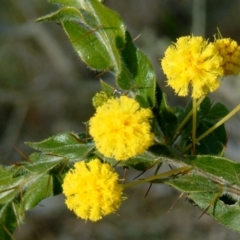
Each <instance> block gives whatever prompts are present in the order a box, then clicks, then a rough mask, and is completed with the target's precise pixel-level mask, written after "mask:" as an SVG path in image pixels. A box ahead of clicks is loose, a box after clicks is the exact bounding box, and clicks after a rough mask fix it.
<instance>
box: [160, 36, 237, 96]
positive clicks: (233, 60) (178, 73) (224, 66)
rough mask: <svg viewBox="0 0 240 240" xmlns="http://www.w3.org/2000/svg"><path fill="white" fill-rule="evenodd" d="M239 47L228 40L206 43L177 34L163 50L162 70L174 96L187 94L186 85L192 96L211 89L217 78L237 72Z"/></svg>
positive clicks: (217, 83) (217, 81) (206, 92)
mask: <svg viewBox="0 0 240 240" xmlns="http://www.w3.org/2000/svg"><path fill="white" fill-rule="evenodd" d="M239 60H240V48H239V46H238V45H237V43H236V42H235V41H232V40H231V39H225V38H223V39H218V40H216V41H215V42H214V43H209V42H208V41H206V40H204V39H203V38H202V37H194V36H186V37H180V38H179V39H178V40H177V42H176V43H175V44H172V45H171V46H170V47H168V49H167V50H166V52H165V56H164V58H163V59H162V62H161V64H162V69H163V72H164V73H165V74H166V76H167V78H168V85H169V86H171V87H172V88H173V89H174V90H175V92H176V94H177V95H179V96H187V95H188V92H189V85H190V86H191V90H192V97H193V98H200V97H203V96H205V95H207V94H208V93H209V92H213V91H215V90H216V89H217V88H218V87H219V85H220V82H219V78H220V77H223V76H226V75H230V74H233V75H237V74H238V73H239V70H240V66H239Z"/></svg>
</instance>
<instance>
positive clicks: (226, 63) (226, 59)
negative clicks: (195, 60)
mask: <svg viewBox="0 0 240 240" xmlns="http://www.w3.org/2000/svg"><path fill="white" fill-rule="evenodd" d="M214 45H215V46H216V47H217V49H218V51H219V54H220V55H221V56H222V57H223V64H222V67H223V70H224V75H225V76H226V75H235V76H236V75H238V73H239V72H240V47H239V46H238V44H237V42H236V41H234V40H232V39H230V38H221V39H217V40H215V42H214Z"/></svg>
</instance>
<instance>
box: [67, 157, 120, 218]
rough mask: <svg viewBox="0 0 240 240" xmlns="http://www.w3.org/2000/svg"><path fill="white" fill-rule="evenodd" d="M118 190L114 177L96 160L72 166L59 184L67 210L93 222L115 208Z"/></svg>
mask: <svg viewBox="0 0 240 240" xmlns="http://www.w3.org/2000/svg"><path fill="white" fill-rule="evenodd" d="M122 190H123V186H122V184H119V182H118V174H117V173H116V172H115V171H114V169H113V168H112V167H111V166H110V165H109V164H107V163H101V161H100V160H99V159H93V160H91V161H90V162H88V163H85V162H84V161H81V162H77V163H75V165H74V169H72V170H71V171H69V172H68V173H67V175H66V177H65V178H64V182H63V193H64V194H65V196H66V205H67V207H68V208H69V209H70V210H72V211H73V212H75V214H76V215H77V216H78V217H80V218H82V219H85V220H88V219H89V220H91V221H94V222H95V221H98V220H100V219H101V218H102V217H103V216H105V215H108V214H110V213H113V212H115V211H116V210H117V209H118V208H119V206H120V205H121V202H122Z"/></svg>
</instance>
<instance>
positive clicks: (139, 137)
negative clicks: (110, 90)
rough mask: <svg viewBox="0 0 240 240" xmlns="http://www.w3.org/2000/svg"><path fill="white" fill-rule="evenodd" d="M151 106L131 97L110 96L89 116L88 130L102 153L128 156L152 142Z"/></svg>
mask: <svg viewBox="0 0 240 240" xmlns="http://www.w3.org/2000/svg"><path fill="white" fill-rule="evenodd" d="M151 118H153V114H152V111H151V110H150V109H146V108H141V107H140V105H139V103H138V102H137V101H135V100H134V99H132V98H129V97H126V96H121V97H120V98H116V99H109V100H108V101H107V102H106V103H105V104H103V105H102V106H101V107H99V108H97V112H96V113H95V115H94V116H93V117H92V118H91V119H90V122H89V132H90V134H91V136H92V137H93V139H94V141H95V144H96V148H97V149H98V151H99V152H100V153H102V154H103V155H104V156H105V157H112V158H115V159H116V160H127V159H129V158H131V157H134V156H136V155H137V154H141V153H144V152H145V151H146V150H147V148H148V147H149V146H150V145H152V144H153V139H154V135H153V133H151V124H150V123H151Z"/></svg>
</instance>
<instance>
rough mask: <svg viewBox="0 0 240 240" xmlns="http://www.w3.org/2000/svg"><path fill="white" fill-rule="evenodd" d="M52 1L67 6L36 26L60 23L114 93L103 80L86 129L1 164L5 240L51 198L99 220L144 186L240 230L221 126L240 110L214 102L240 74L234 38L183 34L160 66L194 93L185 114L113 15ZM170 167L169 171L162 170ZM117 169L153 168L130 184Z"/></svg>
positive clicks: (237, 188) (81, 0)
mask: <svg viewBox="0 0 240 240" xmlns="http://www.w3.org/2000/svg"><path fill="white" fill-rule="evenodd" d="M50 2H52V3H56V4H58V5H60V8H59V9H58V10H57V11H56V12H54V13H51V14H49V15H46V16H44V17H41V18H39V19H37V21H38V22H40V21H41V22H42V21H45V22H57V23H59V24H60V25H61V26H62V28H63V30H64V31H65V33H66V34H67V36H68V38H69V40H70V42H71V44H72V46H73V48H74V49H75V50H76V52H77V54H78V56H79V57H80V58H81V59H82V60H83V62H84V63H85V64H86V65H87V66H88V67H89V68H90V69H92V70H94V71H98V72H100V73H105V72H110V73H112V75H113V77H114V79H115V83H116V86H111V85H109V84H107V83H106V82H104V80H101V81H100V83H101V87H102V91H100V92H98V93H96V95H95V96H94V97H93V105H94V107H95V109H96V113H95V114H94V116H93V117H92V118H91V119H89V121H88V131H87V132H85V133H80V134H79V133H73V132H65V133H59V134H58V135H55V136H52V137H50V138H48V139H46V140H43V141H41V142H27V143H26V144H27V145H29V146H30V147H32V148H33V149H34V150H35V151H36V152H34V153H32V154H31V155H30V156H29V158H28V161H22V162H20V163H18V164H15V165H11V166H1V168H0V171H1V175H0V189H1V192H0V201H1V205H0V206H1V211H0V222H1V225H0V238H1V239H11V236H12V235H11V234H12V233H13V231H14V229H15V228H16V226H17V225H19V224H21V223H22V222H23V221H24V215H25V211H27V210H29V209H31V208H33V207H35V206H36V205H37V204H38V203H39V202H40V201H41V200H42V199H44V198H47V197H49V196H54V195H57V194H60V193H64V195H65V196H66V205H67V207H68V208H69V209H70V210H72V211H73V212H75V213H76V215H77V216H78V217H80V218H82V219H85V220H91V221H98V220H100V219H101V218H103V217H104V216H105V215H108V214H111V213H113V212H115V211H117V209H118V208H119V207H120V206H121V204H122V200H123V199H125V201H127V197H126V196H125V194H124V190H125V189H126V188H130V187H133V186H135V185H139V184H142V183H146V182H149V183H151V184H167V185H169V186H171V187H173V188H175V189H177V190H178V191H180V192H181V193H183V194H184V193H185V194H186V195H187V197H188V198H189V199H191V200H192V201H193V202H194V203H195V204H196V205H197V206H198V207H199V208H201V209H202V211H203V214H204V213H208V214H209V215H211V216H212V217H213V218H215V219H216V221H219V222H220V223H222V224H223V225H225V226H226V227H228V228H231V229H233V230H236V231H240V224H239V222H240V207H239V199H240V163H238V162H234V161H232V160H231V159H227V158H225V157H224V150H225V147H226V143H227V141H228V139H227V134H226V130H225V126H224V123H225V122H226V121H227V120H228V119H229V118H230V117H232V116H233V115H234V114H235V113H236V112H237V111H238V110H239V109H240V105H238V106H237V107H236V108H234V109H233V110H231V111H229V110H228V109H227V108H226V107H225V105H224V104H222V103H220V102H216V103H212V102H211V100H210V99H209V97H208V94H209V93H210V92H213V91H216V90H217V88H218V87H219V86H220V84H221V81H224V77H225V76H227V75H237V74H238V73H239V71H240V47H239V46H238V44H237V43H236V41H234V40H232V39H230V38H222V37H221V35H220V34H218V35H216V36H215V38H214V41H213V42H210V41H208V40H206V39H204V38H203V37H201V36H183V37H179V38H178V39H177V41H176V43H173V44H172V45H171V46H169V47H168V48H167V50H166V52H165V56H164V58H163V59H161V60H160V67H161V68H162V70H163V72H164V74H165V75H166V79H167V80H166V81H167V85H168V86H170V87H172V88H173V89H174V91H175V93H176V95H178V96H179V97H184V96H187V95H188V94H191V101H190V102H189V103H188V104H187V106H186V107H185V108H182V107H173V106H170V105H169V104H168V102H167V97H166V95H165V93H164V92H163V91H162V90H161V88H160V87H159V86H158V85H157V82H156V75H155V72H154V70H153V67H152V65H151V63H150V61H149V59H148V58H147V57H146V56H145V55H144V54H143V53H142V52H141V51H140V50H139V49H138V48H136V47H135V45H134V41H133V40H132V38H131V35H130V33H129V32H128V31H127V30H126V28H125V26H124V23H123V22H122V20H121V18H120V17H119V15H118V14H117V13H116V12H114V11H113V10H111V9H109V8H107V7H105V6H104V5H103V4H102V3H101V2H100V1H98V0H50ZM103 78H104V75H103ZM163 164H168V165H170V166H171V167H172V169H171V170H169V171H166V172H164V171H163V172H161V173H158V171H159V169H161V167H162V165H163ZM117 167H127V168H129V169H130V170H131V169H137V170H139V171H140V173H141V172H146V171H147V170H149V169H150V168H156V171H155V174H154V175H153V176H151V177H148V178H141V177H139V178H138V179H137V180H134V181H132V182H125V181H120V180H121V179H120V177H119V176H118V174H117V172H116V171H115V168H117ZM128 197H133V196H128Z"/></svg>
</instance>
